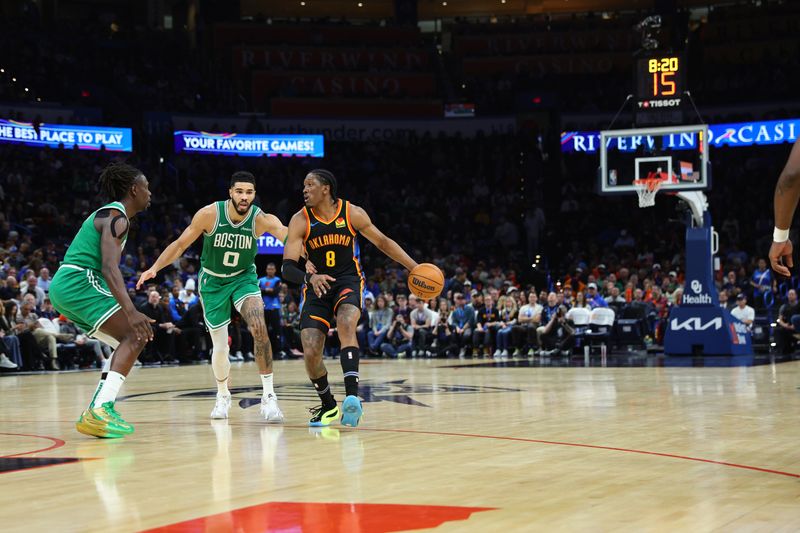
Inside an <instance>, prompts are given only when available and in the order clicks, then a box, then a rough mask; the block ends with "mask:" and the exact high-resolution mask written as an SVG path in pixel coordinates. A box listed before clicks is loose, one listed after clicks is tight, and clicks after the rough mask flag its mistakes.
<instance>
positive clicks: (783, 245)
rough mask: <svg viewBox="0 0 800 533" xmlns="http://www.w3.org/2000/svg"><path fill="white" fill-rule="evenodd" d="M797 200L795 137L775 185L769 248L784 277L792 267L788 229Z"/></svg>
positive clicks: (798, 147) (799, 167) (799, 150)
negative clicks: (772, 229)
mask: <svg viewBox="0 0 800 533" xmlns="http://www.w3.org/2000/svg"><path fill="white" fill-rule="evenodd" d="M799 200H800V139H797V140H796V141H795V143H794V146H793V147H792V151H791V152H789V159H788V160H787V161H786V165H785V166H784V167H783V171H782V172H781V175H780V177H779V178H778V183H777V184H776V185H775V198H774V201H775V229H774V231H773V233H772V246H771V247H770V249H769V261H770V263H771V264H772V268H773V270H775V272H776V273H777V274H779V275H781V276H783V277H786V278H790V277H792V273H791V272H790V271H789V269H790V268H792V267H794V260H793V259H792V251H793V250H792V241H790V240H789V229H790V228H791V227H792V218H794V211H795V209H797V202H798V201H799Z"/></svg>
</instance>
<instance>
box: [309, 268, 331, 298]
mask: <svg viewBox="0 0 800 533" xmlns="http://www.w3.org/2000/svg"><path fill="white" fill-rule="evenodd" d="M329 281H336V278H332V277H330V276H329V275H327V274H314V275H313V276H311V279H309V280H308V282H309V283H311V287H312V288H313V289H314V294H316V295H317V297H318V298H322V296H324V295H325V294H327V292H328V290H329V289H330V288H331V286H330V284H329V283H328V282H329Z"/></svg>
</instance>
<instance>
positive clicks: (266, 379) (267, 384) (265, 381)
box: [260, 374, 275, 398]
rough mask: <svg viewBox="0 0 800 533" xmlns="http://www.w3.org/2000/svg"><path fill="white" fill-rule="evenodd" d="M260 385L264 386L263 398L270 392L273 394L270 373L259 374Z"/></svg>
mask: <svg viewBox="0 0 800 533" xmlns="http://www.w3.org/2000/svg"><path fill="white" fill-rule="evenodd" d="M260 375H261V385H263V386H264V398H266V397H267V396H269V395H270V394H272V395H273V396H275V391H274V390H272V374H260Z"/></svg>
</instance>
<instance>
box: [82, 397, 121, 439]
mask: <svg viewBox="0 0 800 533" xmlns="http://www.w3.org/2000/svg"><path fill="white" fill-rule="evenodd" d="M75 429H77V430H78V431H79V432H80V433H83V434H84V435H91V436H92V437H98V438H102V439H118V438H121V437H124V436H125V435H130V434H131V433H133V425H131V424H129V423H127V422H125V420H123V418H122V417H121V416H120V415H119V413H117V411H116V410H115V409H114V402H106V403H104V404H103V405H101V406H100V407H94V408H90V409H86V410H85V411H84V412H83V413H82V414H81V416H80V418H79V419H78V421H77V422H75Z"/></svg>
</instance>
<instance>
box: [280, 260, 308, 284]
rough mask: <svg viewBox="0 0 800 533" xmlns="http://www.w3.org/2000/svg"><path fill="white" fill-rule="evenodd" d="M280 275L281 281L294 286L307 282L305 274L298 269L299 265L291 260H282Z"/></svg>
mask: <svg viewBox="0 0 800 533" xmlns="http://www.w3.org/2000/svg"><path fill="white" fill-rule="evenodd" d="M281 274H283V279H285V280H286V281H288V282H290V283H294V284H296V285H301V284H303V283H305V282H306V281H308V280H307V279H306V273H305V272H303V270H302V269H301V268H300V264H299V263H298V262H297V261H295V260H293V259H284V260H283V264H282V265H281Z"/></svg>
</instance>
